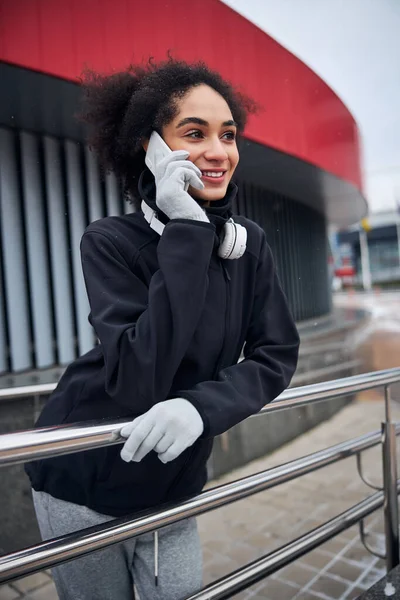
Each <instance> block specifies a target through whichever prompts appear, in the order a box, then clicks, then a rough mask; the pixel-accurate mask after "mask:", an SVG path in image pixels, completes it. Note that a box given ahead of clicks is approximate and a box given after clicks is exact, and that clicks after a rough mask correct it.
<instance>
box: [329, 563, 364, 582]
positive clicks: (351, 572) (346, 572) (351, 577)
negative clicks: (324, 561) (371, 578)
mask: <svg viewBox="0 0 400 600" xmlns="http://www.w3.org/2000/svg"><path fill="white" fill-rule="evenodd" d="M326 573H327V575H337V576H338V577H341V578H342V579H347V580H348V581H350V582H352V581H353V582H354V581H357V579H358V578H359V577H360V576H361V575H362V574H363V573H365V567H362V566H358V565H354V564H352V563H349V562H347V561H345V560H340V559H338V560H336V561H335V562H334V563H333V564H332V565H331V566H330V567H329V569H328V570H327V571H326Z"/></svg>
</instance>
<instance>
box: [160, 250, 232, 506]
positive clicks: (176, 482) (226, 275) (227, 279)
mask: <svg viewBox="0 0 400 600" xmlns="http://www.w3.org/2000/svg"><path fill="white" fill-rule="evenodd" d="M220 262H221V267H222V271H223V274H224V279H225V285H226V309H225V331H224V341H223V343H222V348H221V352H220V355H219V358H218V363H217V366H216V368H215V370H214V373H213V379H215V377H216V375H217V374H218V372H219V370H220V368H221V366H222V359H223V356H224V354H225V353H224V350H225V348H226V345H227V344H226V339H225V338H226V334H227V331H228V325H229V314H230V287H229V282H230V281H231V276H230V275H229V273H228V270H227V268H226V267H225V265H224V263H223V262H222V260H221V261H220ZM195 451H196V447H195V445H194V446H193V448H192V451H191V452H190V453H189V456H188V458H187V459H186V461H185V464H184V465H183V467H182V468H181V470H180V471H179V473H178V474H177V476H176V477H175V479H174V481H173V482H172V483H171V485H170V486H169V488H168V491H167V493H166V494H165V502H167V501H168V498H169V496H170V494H171V493H172V491H173V489H174V488H176V487H177V486H178V485H179V483H180V481H181V479H182V477H183V476H184V475H185V473H186V472H187V470H188V467H189V465H190V462H191V460H192V458H193V456H194V453H195Z"/></svg>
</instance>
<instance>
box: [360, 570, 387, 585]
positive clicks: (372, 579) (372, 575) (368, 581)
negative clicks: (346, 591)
mask: <svg viewBox="0 0 400 600" xmlns="http://www.w3.org/2000/svg"><path fill="white" fill-rule="evenodd" d="M385 575H386V571H385V570H384V569H382V570H380V569H370V570H369V571H368V573H366V574H365V576H364V577H363V578H362V579H361V580H360V581H359V582H358V585H359V586H360V587H362V588H364V589H365V590H367V589H369V588H370V587H372V586H373V585H375V583H376V582H377V581H379V580H380V579H382V577H384V576H385Z"/></svg>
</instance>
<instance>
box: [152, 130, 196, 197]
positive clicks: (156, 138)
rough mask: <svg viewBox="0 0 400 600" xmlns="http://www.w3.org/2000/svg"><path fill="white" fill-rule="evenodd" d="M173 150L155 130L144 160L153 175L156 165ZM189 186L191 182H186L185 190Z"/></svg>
mask: <svg viewBox="0 0 400 600" xmlns="http://www.w3.org/2000/svg"><path fill="white" fill-rule="evenodd" d="M171 152H172V150H171V148H170V147H169V146H168V145H167V144H166V143H165V142H164V140H163V139H162V137H161V135H159V134H158V133H157V131H153V133H152V134H151V136H150V139H149V145H148V147H147V152H146V157H145V159H144V162H145V163H146V165H147V166H148V168H149V169H150V171H151V172H152V173H153V175H155V165H156V164H157V163H158V162H160V160H162V159H163V158H165V157H166V156H168V154H170V153H171ZM188 187H189V184H188V183H185V192H187V189H188Z"/></svg>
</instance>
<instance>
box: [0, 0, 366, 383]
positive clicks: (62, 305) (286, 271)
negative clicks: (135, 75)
mask: <svg viewBox="0 0 400 600" xmlns="http://www.w3.org/2000/svg"><path fill="white" fill-rule="evenodd" d="M0 14H1V15H2V19H1V22H0V60H1V63H0V81H1V89H2V90H3V93H2V94H1V97H0V248H1V258H0V292H1V293H0V374H2V375H3V378H2V382H3V383H2V384H1V385H4V386H5V387H8V386H10V385H16V384H17V383H19V382H22V381H26V379H25V380H24V379H23V377H24V376H25V375H26V376H27V377H28V376H29V377H30V379H29V378H28V381H36V382H38V381H46V380H54V379H55V378H57V377H58V376H59V372H60V369H61V368H63V366H65V365H67V364H68V363H69V362H70V361H72V360H73V359H74V358H76V357H77V356H79V355H80V354H82V353H84V352H86V351H87V350H89V349H90V348H91V347H92V346H93V344H94V343H95V336H94V332H93V331H92V329H91V327H90V325H89V323H88V320H87V315H88V312H89V307H88V302H87V298H86V292H85V289H84V283H83V278H82V273H81V265H80V256H79V242H80V238H81V235H82V233H83V231H84V229H85V227H86V225H87V224H88V223H89V222H91V221H93V220H95V219H98V218H101V217H103V216H106V215H118V214H123V213H124V212H127V211H129V210H131V207H130V205H129V204H127V203H125V202H124V200H123V198H122V195H121V191H120V186H119V184H118V181H117V180H116V179H115V177H113V176H111V175H109V176H107V177H106V178H105V179H104V178H102V177H101V176H100V172H99V166H98V164H97V163H96V160H95V159H94V157H93V155H92V154H91V152H90V151H89V149H88V148H87V146H86V144H85V131H84V130H83V129H82V126H81V125H80V124H79V123H78V122H77V121H76V119H75V117H74V114H75V113H76V111H77V109H78V105H79V97H80V87H79V80H78V77H79V75H80V73H81V72H82V69H83V68H84V67H85V65H87V66H89V67H91V68H94V69H96V70H99V71H101V72H111V71H112V70H118V69H123V68H124V67H125V66H127V65H128V64H129V63H130V62H141V61H142V60H147V59H148V57H149V56H153V57H154V58H155V59H156V60H158V59H164V58H166V56H167V52H168V51H169V52H171V54H172V55H173V56H176V57H178V58H183V59H186V60H189V61H192V60H199V59H201V60H204V61H205V62H207V63H208V64H209V65H210V66H211V67H213V68H215V69H217V70H218V71H220V72H221V74H222V75H223V76H224V77H226V78H228V79H229V80H230V81H232V82H233V83H234V84H235V85H236V86H238V87H239V88H240V89H243V91H245V92H246V93H247V94H248V95H249V96H251V97H253V98H254V100H255V101H256V102H257V103H258V104H259V105H260V106H261V111H260V112H259V114H258V115H257V116H252V117H251V118H250V121H249V124H248V127H247V129H246V132H245V139H244V141H243V144H242V149H241V161H240V166H239V169H238V171H237V183H238V186H239V195H238V199H237V203H236V206H234V210H235V212H237V213H239V214H243V215H246V216H248V217H249V218H251V219H254V220H255V221H257V222H258V223H259V224H260V225H261V226H262V227H263V228H264V229H265V231H266V233H267V237H268V240H269V243H270V245H271V247H272V249H273V252H274V256H275V260H276V264H277V268H278V272H279V276H280V278H281V281H282V284H283V287H284V289H285V292H286V294H287V297H288V300H289V303H290V306H291V309H292V311H293V314H294V316H295V318H296V319H297V320H298V321H301V320H305V319H310V318H314V317H317V316H320V315H324V314H327V313H329V311H330V309H331V289H330V283H329V273H328V243H327V225H328V223H333V224H336V225H338V226H342V227H343V226H348V225H350V224H351V223H354V222H357V221H359V220H360V219H361V218H362V217H363V216H364V215H365V213H366V202H365V199H364V196H363V190H362V182H361V175H360V149H359V137H358V130H357V126H356V123H355V121H354V119H353V117H352V115H351V114H350V113H349V111H348V110H347V109H346V107H345V106H344V105H343V103H342V102H341V101H340V99H339V98H338V97H337V96H336V95H335V93H334V92H333V91H332V90H331V89H330V88H329V87H328V86H327V85H326V84H325V83H324V81H323V80H321V79H320V78H319V77H318V76H317V75H316V74H315V73H313V72H312V71H311V70H310V69H309V68H308V67H307V66H306V65H304V64H303V63H302V62H301V61H300V60H298V59H297V58H296V57H295V56H293V55H292V54H291V53H289V52H288V51H287V50H285V49H284V48H283V47H282V46H281V45H279V44H278V43H277V42H276V41H275V40H273V39H272V38H271V37H269V36H268V35H266V34H265V33H263V32H262V31H261V30H259V29H258V28H257V27H256V26H255V25H253V24H251V23H250V22H249V21H247V20H246V19H244V18H243V17H241V16H240V15H238V14H237V13H235V12H234V11H233V10H232V9H230V8H228V7H227V6H226V5H224V4H223V3H222V2H219V0H192V1H191V2H190V3H187V5H186V7H185V12H184V14H182V3H181V2H180V0H153V2H152V3H151V7H148V6H147V5H146V3H144V2H143V3H142V2H131V1H130V0H115V1H114V2H113V3H110V2H108V1H107V0H98V1H96V2H94V1H92V0H84V1H82V2H80V3H77V2H71V1H70V0H59V1H58V2H53V1H52V0H37V1H36V2H31V1H30V0H14V2H12V3H11V2H8V1H7V0H0Z"/></svg>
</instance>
